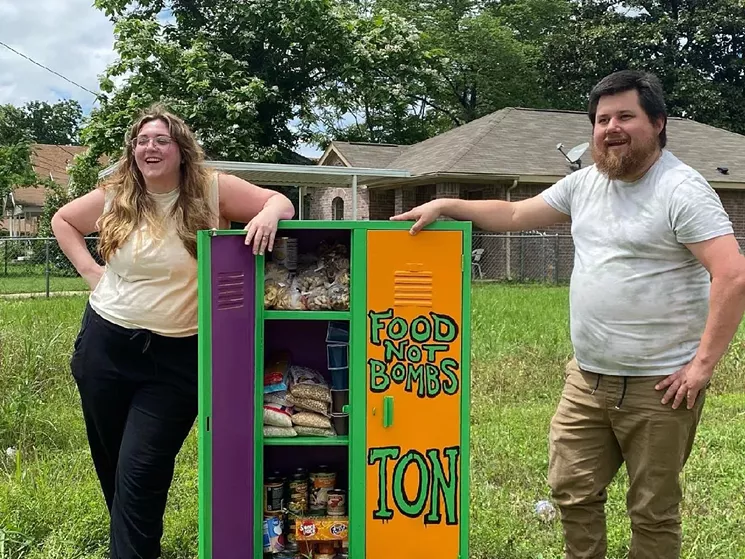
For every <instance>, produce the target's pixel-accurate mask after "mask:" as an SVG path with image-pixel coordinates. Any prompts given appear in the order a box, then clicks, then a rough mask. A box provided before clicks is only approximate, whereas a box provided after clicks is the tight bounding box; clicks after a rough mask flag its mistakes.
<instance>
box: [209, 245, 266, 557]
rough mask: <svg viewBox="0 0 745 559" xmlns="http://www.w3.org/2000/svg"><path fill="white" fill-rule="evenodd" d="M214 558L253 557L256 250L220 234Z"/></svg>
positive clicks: (215, 252) (215, 248)
mask: <svg viewBox="0 0 745 559" xmlns="http://www.w3.org/2000/svg"><path fill="white" fill-rule="evenodd" d="M211 253H212V266H211V269H212V421H211V423H212V425H211V431H212V558H213V559H253V557H254V545H255V544H256V543H257V542H255V541H254V526H255V524H254V523H255V522H256V520H257V519H255V518H254V508H253V507H254V503H255V499H254V472H255V468H254V460H255V458H254V424H255V420H254V407H255V406H254V402H255V395H254V387H255V384H254V383H255V377H256V372H255V366H254V356H255V352H256V347H255V338H254V334H255V323H256V322H255V302H256V301H255V284H256V278H255V257H254V255H253V252H252V250H251V247H247V246H246V245H245V244H244V236H243V235H228V236H216V237H213V238H212V243H211Z"/></svg>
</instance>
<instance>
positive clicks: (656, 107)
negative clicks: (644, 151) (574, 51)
mask: <svg viewBox="0 0 745 559" xmlns="http://www.w3.org/2000/svg"><path fill="white" fill-rule="evenodd" d="M632 89H635V90H636V91H637V93H638V94H639V104H640V105H641V106H642V109H644V112H645V113H647V117H648V118H649V120H650V121H651V122H655V121H657V120H658V119H660V118H662V119H663V124H662V131H661V132H660V135H659V138H658V139H659V142H660V148H664V147H665V146H666V145H667V108H666V107H665V94H664V92H663V91H662V84H661V83H660V80H659V79H658V78H657V76H655V75H654V74H650V73H648V72H638V71H634V70H621V71H620V72H614V73H613V74H610V75H608V76H605V77H604V78H603V79H602V80H600V82H598V84H597V85H596V86H595V87H594V88H592V91H591V92H590V106H589V109H588V114H589V116H590V122H591V123H592V124H593V126H594V125H595V116H596V114H597V111H598V102H599V101H600V98H601V97H603V96H604V95H615V94H616V93H623V92H624V91H630V90H632Z"/></svg>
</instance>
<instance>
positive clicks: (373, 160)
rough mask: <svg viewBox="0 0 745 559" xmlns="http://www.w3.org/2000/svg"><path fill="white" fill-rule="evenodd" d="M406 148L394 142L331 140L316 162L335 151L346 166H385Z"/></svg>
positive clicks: (321, 162)
mask: <svg viewBox="0 0 745 559" xmlns="http://www.w3.org/2000/svg"><path fill="white" fill-rule="evenodd" d="M406 148H407V146H399V145H396V144H373V143H368V142H332V143H331V145H330V146H329V148H328V149H327V150H326V152H325V153H324V154H323V156H322V157H321V159H320V160H319V161H318V164H319V165H323V164H324V162H325V161H326V160H327V159H328V157H329V156H330V155H331V154H332V153H334V152H335V153H336V154H337V155H339V157H340V159H341V160H342V161H343V162H344V164H345V165H346V166H347V167H363V168H368V169H375V168H378V169H379V168H386V167H387V166H388V165H389V164H390V163H391V162H392V161H393V160H394V159H396V158H397V157H398V156H399V155H401V154H402V153H403V152H404V151H405V150H406ZM391 168H393V167H391Z"/></svg>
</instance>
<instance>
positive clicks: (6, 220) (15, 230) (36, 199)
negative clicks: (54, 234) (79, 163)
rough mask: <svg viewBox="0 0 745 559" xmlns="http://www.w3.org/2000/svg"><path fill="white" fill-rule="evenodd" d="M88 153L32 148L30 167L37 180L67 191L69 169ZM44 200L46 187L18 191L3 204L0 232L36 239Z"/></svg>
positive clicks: (79, 149)
mask: <svg viewBox="0 0 745 559" xmlns="http://www.w3.org/2000/svg"><path fill="white" fill-rule="evenodd" d="M87 149H88V148H86V147H81V146H58V145H47V144H33V145H32V146H31V166H32V167H33V169H34V172H35V173H36V175H37V176H38V177H40V178H51V179H52V180H53V181H55V182H56V183H58V184H60V185H62V186H65V187H66V186H67V185H68V184H69V181H70V178H69V176H68V175H67V168H68V166H69V165H70V164H72V162H73V158H74V157H75V155H77V154H79V153H84V152H85V151H86V150H87ZM45 200H46V189H45V188H43V187H36V186H29V187H24V188H16V189H15V190H13V191H12V192H10V194H8V196H7V197H6V198H5V199H4V200H3V201H2V214H0V217H2V220H1V221H0V229H4V230H6V231H7V232H8V234H10V235H11V236H34V235H36V234H37V233H38V231H39V219H40V217H41V214H42V211H43V209H44V202H45Z"/></svg>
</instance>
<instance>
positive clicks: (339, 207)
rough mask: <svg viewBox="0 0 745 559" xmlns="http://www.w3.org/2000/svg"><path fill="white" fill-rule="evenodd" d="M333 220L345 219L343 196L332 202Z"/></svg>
mask: <svg viewBox="0 0 745 559" xmlns="http://www.w3.org/2000/svg"><path fill="white" fill-rule="evenodd" d="M331 219H334V220H342V219H344V200H343V199H342V197H341V196H337V197H336V198H334V200H333V202H331Z"/></svg>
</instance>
